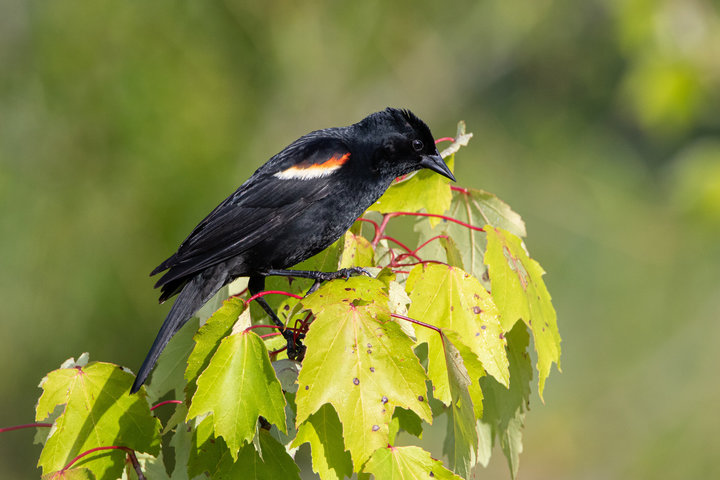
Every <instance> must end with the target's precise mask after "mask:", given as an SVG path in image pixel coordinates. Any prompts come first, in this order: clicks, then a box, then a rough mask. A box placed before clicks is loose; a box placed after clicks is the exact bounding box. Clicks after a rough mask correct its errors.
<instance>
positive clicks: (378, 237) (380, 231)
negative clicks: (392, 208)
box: [371, 213, 395, 248]
mask: <svg viewBox="0 0 720 480" xmlns="http://www.w3.org/2000/svg"><path fill="white" fill-rule="evenodd" d="M394 216H395V213H388V214H386V215H383V219H382V222H380V227H378V229H377V230H375V238H373V241H372V242H371V244H372V247H373V248H375V247H377V244H378V243H379V242H380V240H381V239H382V236H383V233H385V227H387V223H388V222H389V221H390V219H391V218H392V217H394Z"/></svg>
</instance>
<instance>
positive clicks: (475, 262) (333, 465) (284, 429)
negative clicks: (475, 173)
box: [36, 124, 560, 480]
mask: <svg viewBox="0 0 720 480" xmlns="http://www.w3.org/2000/svg"><path fill="white" fill-rule="evenodd" d="M457 137H458V140H457V141H456V142H455V143H454V144H453V146H451V148H450V149H448V150H447V151H446V152H447V153H446V154H447V155H450V157H451V158H449V164H450V165H452V164H453V163H452V162H453V161H454V156H455V152H456V151H457V150H458V149H459V147H460V146H461V145H464V144H466V143H467V140H468V139H469V138H470V135H469V134H465V132H464V125H462V124H461V125H460V127H459V130H458V136H457ZM421 193H422V195H421ZM371 210H374V212H372V211H371V212H368V213H366V215H365V216H364V217H363V218H361V219H359V221H358V222H357V223H356V225H355V226H353V228H352V229H351V230H350V231H349V232H348V233H347V234H346V235H345V237H344V238H343V239H341V240H340V241H338V242H336V243H335V244H334V245H333V246H332V247H331V248H330V249H328V251H327V252H323V253H321V254H320V255H319V256H318V258H316V259H311V260H309V261H308V262H307V263H306V265H318V266H322V267H324V268H326V269H327V268H339V267H349V266H363V267H366V268H368V269H369V270H370V271H371V272H372V276H371V277H367V276H357V277H353V278H349V279H347V280H342V279H341V280H335V281H331V282H326V283H325V284H323V285H322V286H320V288H318V289H317V290H315V291H314V292H312V293H310V294H307V288H308V287H309V285H308V284H307V283H302V282H292V283H291V284H290V283H288V281H287V280H286V279H279V280H274V285H273V288H276V287H277V288H284V290H286V291H288V292H290V291H292V292H296V293H302V294H305V296H304V297H303V298H302V299H300V300H298V299H295V298H292V297H290V296H287V298H284V297H283V296H278V297H277V298H276V299H275V300H274V301H273V303H272V304H273V305H274V306H275V307H276V308H277V310H278V313H279V315H280V317H281V318H283V319H285V320H286V322H287V328H290V329H292V330H293V331H294V332H296V333H297V334H298V335H302V336H304V340H303V341H304V344H305V345H306V347H307V351H306V354H305V357H304V359H303V361H302V362H294V361H290V360H289V359H287V355H286V354H285V352H284V350H285V347H284V346H283V341H282V337H280V336H279V333H278V332H277V329H276V328H275V327H273V326H272V325H268V324H267V322H265V321H264V316H263V315H262V314H260V313H257V314H255V313H254V312H255V311H254V310H252V309H250V308H249V307H248V304H249V300H248V299H249V295H248V294H247V292H241V293H240V294H239V295H236V296H233V297H231V298H229V299H227V300H226V301H225V302H224V303H223V304H222V306H221V307H220V308H219V309H218V310H217V311H216V312H215V313H214V314H213V315H212V316H211V317H210V318H209V319H208V320H207V321H206V322H205V323H204V324H203V325H202V326H200V328H199V329H198V330H197V332H195V329H197V323H194V324H193V322H190V323H189V324H188V326H186V327H185V328H184V329H183V331H181V332H180V333H179V334H178V335H176V336H175V337H174V338H173V339H172V341H171V343H170V345H168V348H167V349H166V351H165V352H164V353H163V355H162V356H161V358H160V360H159V363H158V365H157V368H156V370H155V372H154V374H153V376H152V379H151V382H150V383H149V385H148V386H147V387H146V388H143V389H141V391H140V392H139V393H138V394H137V395H130V394H129V393H128V390H129V387H130V385H131V384H132V380H133V376H132V375H131V374H130V373H128V372H127V371H125V370H124V369H122V368H121V367H118V366H115V365H111V364H108V363H101V362H91V363H87V358H85V357H83V358H81V360H79V361H78V362H74V361H71V362H68V363H66V364H64V365H63V366H62V367H61V368H60V369H58V370H54V371H52V372H50V373H49V374H48V375H47V377H46V378H45V379H44V380H43V381H42V383H41V387H42V389H43V393H42V395H41V397H40V400H39V402H38V405H37V414H36V417H37V420H38V421H40V420H47V421H48V422H52V428H51V429H50V431H49V432H48V434H47V437H46V438H44V439H43V440H44V448H43V451H42V453H41V456H40V461H39V465H40V466H41V467H42V468H43V473H44V474H45V475H46V476H48V478H97V479H99V480H102V479H114V478H118V477H119V476H120V475H122V474H123V471H124V475H125V476H126V477H128V478H135V476H137V477H143V476H145V475H146V474H147V475H148V476H149V477H159V478H173V479H175V478H197V477H200V478H203V477H209V478H213V479H215V478H237V477H238V475H242V477H243V478H257V479H261V478H262V479H265V478H268V479H271V478H299V469H298V467H297V465H296V464H295V461H294V459H293V454H294V452H295V451H296V449H297V447H299V446H300V445H303V444H304V443H309V444H310V449H311V453H312V467H313V470H314V471H315V472H316V473H318V474H319V475H320V477H321V478H322V479H341V478H344V477H347V476H351V475H352V473H353V472H357V473H358V474H359V475H360V476H361V477H367V476H368V475H374V476H375V478H381V479H385V478H389V479H393V478H421V477H422V478H425V477H427V476H428V475H429V476H433V477H437V478H469V476H470V475H471V473H472V471H473V469H474V468H476V466H477V465H478V464H485V465H486V464H487V461H488V459H489V456H490V450H491V448H492V445H493V443H494V442H498V443H499V445H500V447H501V449H502V451H503V453H504V454H505V456H506V457H507V459H508V463H509V465H510V471H511V474H512V476H513V477H515V476H516V474H517V470H518V461H519V453H520V452H521V451H522V440H521V433H522V431H521V430H522V426H523V422H524V416H525V412H526V411H527V407H528V403H529V396H530V383H531V379H532V368H531V365H530V356H529V352H528V348H529V341H530V334H532V338H533V342H534V345H535V350H536V352H537V358H538V364H537V369H538V378H539V385H538V387H539V390H538V392H539V393H540V394H541V395H542V391H543V387H544V384H545V380H546V378H547V376H548V374H549V371H550V367H551V365H552V363H556V364H558V362H559V358H560V337H559V334H558V330H557V323H556V318H555V310H554V309H553V307H552V305H551V303H550V296H549V294H548V292H547V289H546V288H545V284H544V282H543V280H542V275H543V274H544V271H543V270H542V268H541V267H540V266H539V264H538V263H537V262H536V261H534V260H532V259H531V258H530V257H529V256H528V253H527V250H526V248H525V245H524V244H523V242H522V240H521V238H520V237H521V236H524V235H525V227H524V224H523V222H522V220H521V219H520V217H519V216H518V215H517V214H516V213H515V212H513V211H512V210H511V209H510V208H509V207H508V206H507V205H506V204H505V203H503V202H502V201H500V200H499V199H498V198H497V197H495V196H494V195H492V194H489V193H487V192H483V191H478V190H472V189H465V188H460V187H454V186H451V185H449V184H448V182H447V181H445V180H443V179H442V177H440V176H438V175H434V174H433V175H428V174H426V173H424V172H421V173H419V174H417V175H415V176H413V177H411V178H407V179H402V180H401V181H399V182H398V184H396V185H395V186H392V187H391V188H390V189H389V191H388V192H387V194H386V195H385V196H384V197H382V198H381V200H380V201H379V202H378V204H376V205H375V206H373V207H372V208H371ZM379 214H382V216H381V218H380V219H378V215H379ZM406 215H411V216H416V217H417V223H416V230H417V231H418V232H419V235H418V237H419V238H418V245H417V247H415V248H410V247H407V246H405V245H404V244H403V243H402V242H400V241H399V240H397V239H395V238H393V237H391V236H389V235H387V233H386V231H385V229H386V227H387V224H388V223H389V222H390V220H392V219H393V218H396V217H399V216H406ZM368 225H371V226H373V227H374V230H369V229H367V228H366V227H367V226H368ZM488 287H490V288H489V289H488ZM146 390H147V392H150V398H148V393H146ZM168 397H170V398H176V399H177V400H171V401H169V402H170V403H172V404H174V405H175V409H176V410H175V413H174V414H173V415H172V416H170V418H169V419H168V420H167V422H166V423H165V425H164V426H163V425H161V424H160V421H159V420H158V418H157V417H156V416H155V413H154V408H155V407H162V406H163V405H165V404H166V403H168V401H165V402H161V403H159V404H157V405H156V406H155V407H153V408H151V407H150V401H149V400H151V401H153V402H156V401H159V400H161V399H163V398H168ZM181 399H182V400H181ZM162 408H169V407H162ZM442 416H445V417H446V419H445V420H446V422H436V420H437V419H438V418H440V417H442ZM436 423H440V424H443V423H444V424H445V425H446V427H445V428H446V432H445V443H444V448H443V451H439V452H428V451H425V450H423V449H422V448H420V447H419V446H417V445H415V446H401V445H400V443H407V442H408V441H412V440H409V439H412V437H420V436H421V435H422V434H423V432H427V431H435V430H437V429H438V428H442V427H438V426H437V425H436ZM39 428H40V427H39ZM401 432H404V433H403V435H402V436H400V433H401ZM161 443H163V444H164V445H165V447H166V448H167V449H173V450H174V456H175V468H174V470H173V471H172V472H169V471H167V469H166V468H165V467H164V460H163V458H162V454H161V448H160V447H161ZM126 457H127V459H128V461H127V462H126V461H125V458H126ZM433 457H442V458H443V459H444V460H445V464H444V465H443V462H442V461H440V460H435V459H434V458H433ZM151 472H152V473H151Z"/></svg>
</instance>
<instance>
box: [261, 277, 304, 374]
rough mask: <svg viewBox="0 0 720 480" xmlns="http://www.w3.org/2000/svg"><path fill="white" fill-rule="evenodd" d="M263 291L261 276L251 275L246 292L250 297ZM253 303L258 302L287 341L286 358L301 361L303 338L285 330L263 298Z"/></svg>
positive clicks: (263, 282)
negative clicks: (301, 341)
mask: <svg viewBox="0 0 720 480" xmlns="http://www.w3.org/2000/svg"><path fill="white" fill-rule="evenodd" d="M263 290H265V277H264V276H262V275H253V276H252V277H250V279H249V280H248V291H249V292H250V295H257V294H258V293H260V292H262V291H263ZM255 301H256V302H258V303H259V304H260V306H261V307H262V309H263V310H265V313H267V314H268V315H269V316H270V319H271V320H272V321H273V323H274V324H275V325H277V326H278V327H280V333H282V335H283V337H284V338H285V340H286V341H287V352H288V358H289V359H291V360H298V361H300V360H302V357H303V356H304V354H305V346H304V345H302V344H301V343H300V340H301V339H302V337H303V336H302V335H300V336H297V338H296V335H295V333H293V332H292V331H291V330H288V329H286V328H285V324H284V323H283V322H282V321H281V320H280V319H279V318H278V316H277V315H276V314H275V312H274V311H273V309H272V308H270V305H268V303H267V302H266V301H265V298H263V297H258V298H257V299H255Z"/></svg>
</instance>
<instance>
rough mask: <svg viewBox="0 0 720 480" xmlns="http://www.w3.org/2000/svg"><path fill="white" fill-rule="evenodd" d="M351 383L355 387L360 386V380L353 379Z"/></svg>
mask: <svg viewBox="0 0 720 480" xmlns="http://www.w3.org/2000/svg"><path fill="white" fill-rule="evenodd" d="M353 383H354V384H355V385H360V379H359V378H357V377H355V378H353Z"/></svg>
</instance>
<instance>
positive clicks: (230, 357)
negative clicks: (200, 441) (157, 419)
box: [187, 331, 286, 459]
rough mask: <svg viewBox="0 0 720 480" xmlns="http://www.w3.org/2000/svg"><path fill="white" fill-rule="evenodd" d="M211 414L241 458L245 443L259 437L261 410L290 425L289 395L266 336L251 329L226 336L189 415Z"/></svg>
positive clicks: (217, 431)
mask: <svg viewBox="0 0 720 480" xmlns="http://www.w3.org/2000/svg"><path fill="white" fill-rule="evenodd" d="M205 413H211V414H212V417H213V425H214V431H215V436H216V437H217V436H221V437H223V439H224V440H225V442H226V443H227V446H228V448H229V449H230V454H231V455H232V456H233V458H235V459H237V455H238V451H239V450H240V447H241V446H242V445H243V443H246V442H250V441H252V439H253V437H254V436H255V429H256V425H257V420H258V416H260V415H262V416H263V417H265V418H266V419H267V420H268V421H269V422H271V423H274V424H275V425H277V426H278V428H280V429H281V430H282V431H286V429H285V397H284V396H283V393H282V388H281V387H280V382H279V381H278V379H277V377H276V376H275V370H273V367H272V364H271V363H270V357H269V356H268V352H267V349H266V348H265V344H264V343H263V341H262V339H261V338H260V337H258V336H257V335H256V334H255V333H253V332H251V331H240V332H238V333H234V334H232V335H230V336H228V337H225V338H224V339H223V340H222V341H221V342H220V346H219V347H218V349H217V351H216V352H215V354H214V355H213V357H212V359H211V360H210V364H209V365H208V367H207V368H206V369H205V371H203V373H202V374H201V375H200V377H198V380H197V391H196V392H195V395H194V396H193V399H192V403H191V404H190V408H189V410H188V415H187V420H190V419H192V418H195V417H197V416H199V415H203V414H205Z"/></svg>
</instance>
